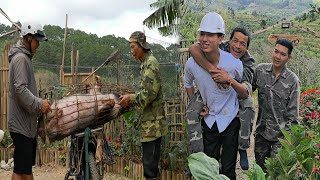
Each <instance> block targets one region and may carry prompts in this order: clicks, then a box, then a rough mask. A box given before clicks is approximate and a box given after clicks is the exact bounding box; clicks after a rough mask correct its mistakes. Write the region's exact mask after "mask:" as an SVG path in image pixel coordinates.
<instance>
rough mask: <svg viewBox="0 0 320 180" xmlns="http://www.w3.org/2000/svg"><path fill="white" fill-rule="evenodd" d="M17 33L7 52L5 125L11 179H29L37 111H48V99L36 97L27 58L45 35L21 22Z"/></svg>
mask: <svg viewBox="0 0 320 180" xmlns="http://www.w3.org/2000/svg"><path fill="white" fill-rule="evenodd" d="M21 36H22V39H21V40H20V41H19V42H18V43H17V44H16V45H15V46H14V47H12V48H11V49H10V51H9V63H10V65H9V114H8V119H9V122H8V126H9V131H10V136H11V138H12V140H13V144H14V147H15V148H14V154H13V158H14V169H13V174H12V180H16V179H19V180H29V179H30V180H31V179H33V174H32V166H33V165H35V157H36V135H37V114H38V113H39V112H42V113H47V112H49V111H50V110H51V109H50V104H49V102H48V101H47V100H43V99H41V98H39V97H38V93H37V87H36V81H35V77H34V71H33V64H32V61H31V60H32V57H33V55H34V54H35V53H36V51H37V49H38V47H39V45H40V44H39V42H42V41H47V37H46V35H45V34H44V31H43V28H42V26H41V25H40V24H37V23H24V24H23V25H22V27H21Z"/></svg>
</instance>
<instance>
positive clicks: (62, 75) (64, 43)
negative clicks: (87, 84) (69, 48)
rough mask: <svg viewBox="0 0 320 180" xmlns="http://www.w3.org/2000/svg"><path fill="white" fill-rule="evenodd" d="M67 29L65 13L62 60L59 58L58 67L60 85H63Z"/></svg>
mask: <svg viewBox="0 0 320 180" xmlns="http://www.w3.org/2000/svg"><path fill="white" fill-rule="evenodd" d="M67 29H68V14H66V26H65V29H64V38H63V52H62V60H61V68H60V85H64V56H65V52H66V39H67Z"/></svg>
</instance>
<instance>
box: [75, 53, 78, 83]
mask: <svg viewBox="0 0 320 180" xmlns="http://www.w3.org/2000/svg"><path fill="white" fill-rule="evenodd" d="M78 66H79V50H77V55H76V68H75V71H76V84H78V83H79V77H78Z"/></svg>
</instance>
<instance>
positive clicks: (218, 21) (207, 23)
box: [198, 12, 225, 34]
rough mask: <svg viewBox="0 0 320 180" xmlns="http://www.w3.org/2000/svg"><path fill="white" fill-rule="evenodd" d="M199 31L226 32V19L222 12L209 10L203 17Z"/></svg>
mask: <svg viewBox="0 0 320 180" xmlns="http://www.w3.org/2000/svg"><path fill="white" fill-rule="evenodd" d="M198 31H203V32H209V33H222V34H225V25H224V20H223V19H222V17H221V16H220V14H218V13H216V12H209V13H208V14H206V15H205V16H204V17H203V18H202V20H201V23H200V28H199V30H198Z"/></svg>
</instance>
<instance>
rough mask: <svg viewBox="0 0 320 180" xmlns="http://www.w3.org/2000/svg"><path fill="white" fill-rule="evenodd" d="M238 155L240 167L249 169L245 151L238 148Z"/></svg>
mask: <svg viewBox="0 0 320 180" xmlns="http://www.w3.org/2000/svg"><path fill="white" fill-rule="evenodd" d="M239 155H240V166H241V169H243V170H248V169H249V162H248V156H247V151H246V150H241V149H239Z"/></svg>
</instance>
